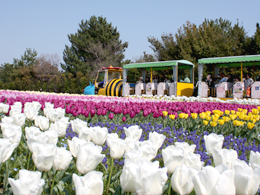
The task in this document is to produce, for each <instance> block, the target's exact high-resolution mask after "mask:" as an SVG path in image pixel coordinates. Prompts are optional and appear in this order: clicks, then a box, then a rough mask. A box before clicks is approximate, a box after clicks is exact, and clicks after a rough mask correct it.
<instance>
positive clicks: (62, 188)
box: [56, 180, 64, 192]
mask: <svg viewBox="0 0 260 195" xmlns="http://www.w3.org/2000/svg"><path fill="white" fill-rule="evenodd" d="M56 186H57V188H58V189H59V191H61V192H63V191H64V182H63V181H62V180H61V181H60V182H59V183H58V184H57V185H56Z"/></svg>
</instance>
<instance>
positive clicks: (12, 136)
mask: <svg viewBox="0 0 260 195" xmlns="http://www.w3.org/2000/svg"><path fill="white" fill-rule="evenodd" d="M3 137H4V138H5V139H9V140H10V142H12V143H17V144H19V143H20V140H21V137H22V128H21V127H20V126H18V125H10V126H9V127H7V128H6V129H5V130H4V132H3Z"/></svg>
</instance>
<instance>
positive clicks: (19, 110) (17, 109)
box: [9, 107, 22, 117]
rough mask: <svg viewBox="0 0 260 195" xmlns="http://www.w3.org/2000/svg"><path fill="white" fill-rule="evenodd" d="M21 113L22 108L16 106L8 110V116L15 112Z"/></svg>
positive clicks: (13, 114)
mask: <svg viewBox="0 0 260 195" xmlns="http://www.w3.org/2000/svg"><path fill="white" fill-rule="evenodd" d="M21 113H22V109H20V108H18V107H13V108H12V109H11V110H10V111H9V116H11V117H13V116H15V115H16V114H21Z"/></svg>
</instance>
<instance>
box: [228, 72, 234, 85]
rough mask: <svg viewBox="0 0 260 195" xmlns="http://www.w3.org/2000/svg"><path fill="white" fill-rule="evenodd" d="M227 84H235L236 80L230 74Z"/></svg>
mask: <svg viewBox="0 0 260 195" xmlns="http://www.w3.org/2000/svg"><path fill="white" fill-rule="evenodd" d="M227 82H230V83H233V82H234V79H233V77H232V76H231V74H228V79H227Z"/></svg>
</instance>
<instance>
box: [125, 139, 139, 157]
mask: <svg viewBox="0 0 260 195" xmlns="http://www.w3.org/2000/svg"><path fill="white" fill-rule="evenodd" d="M125 143H126V146H125V153H126V152H128V151H130V150H133V149H134V148H136V147H138V146H139V141H137V140H135V139H132V138H126V139H125Z"/></svg>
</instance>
